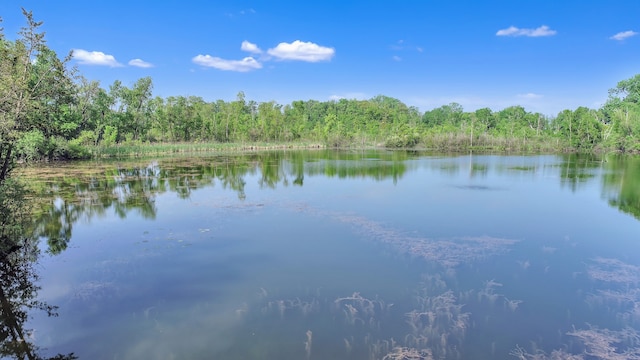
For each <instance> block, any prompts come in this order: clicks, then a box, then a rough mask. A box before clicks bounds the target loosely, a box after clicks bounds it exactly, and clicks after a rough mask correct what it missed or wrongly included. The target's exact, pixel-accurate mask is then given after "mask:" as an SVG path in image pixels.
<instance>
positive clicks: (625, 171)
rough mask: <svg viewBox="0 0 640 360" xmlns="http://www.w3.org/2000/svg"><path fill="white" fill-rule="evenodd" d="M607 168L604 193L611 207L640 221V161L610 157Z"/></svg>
mask: <svg viewBox="0 0 640 360" xmlns="http://www.w3.org/2000/svg"><path fill="white" fill-rule="evenodd" d="M605 168H606V170H607V172H606V173H605V175H604V177H603V187H604V190H603V193H604V196H605V197H606V198H607V199H608V201H609V205H611V206H613V207H616V208H618V209H620V211H622V212H624V213H627V214H629V215H632V216H634V217H635V218H636V219H638V220H640V180H639V179H640V159H638V158H636V157H626V156H614V157H610V158H608V159H607V162H606V164H605Z"/></svg>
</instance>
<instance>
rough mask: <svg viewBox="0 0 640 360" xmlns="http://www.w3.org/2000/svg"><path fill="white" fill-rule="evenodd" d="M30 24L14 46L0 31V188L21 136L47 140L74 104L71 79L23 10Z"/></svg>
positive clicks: (36, 23)
mask: <svg viewBox="0 0 640 360" xmlns="http://www.w3.org/2000/svg"><path fill="white" fill-rule="evenodd" d="M22 13H23V15H24V17H25V19H26V22H27V25H26V26H25V27H23V28H22V29H21V30H20V32H19V33H18V35H19V37H18V39H16V40H15V41H9V40H7V39H6V38H5V37H4V33H3V32H2V31H1V29H0V183H2V182H4V181H5V180H6V179H7V177H8V176H9V173H10V171H11V169H12V166H13V162H14V160H15V156H16V153H15V151H16V143H17V142H18V140H19V139H20V138H21V136H22V134H23V133H25V132H27V131H30V130H34V129H38V130H40V131H41V132H42V133H43V134H45V135H47V136H51V135H55V134H57V132H58V130H59V129H56V127H55V126H53V125H52V123H51V120H52V119H54V118H55V117H56V115H60V114H59V112H60V111H64V105H67V104H71V103H72V97H71V96H70V93H71V89H72V88H73V87H72V80H71V79H72V74H71V71H70V70H68V69H67V67H66V64H67V62H68V61H69V60H70V55H69V56H67V57H66V58H65V59H64V60H59V59H58V58H57V56H56V55H55V53H54V52H53V51H52V50H51V49H49V48H48V47H47V46H46V43H45V40H44V33H41V32H39V27H40V26H41V25H42V22H38V21H35V20H34V18H33V14H32V13H31V12H29V11H26V10H24V9H22Z"/></svg>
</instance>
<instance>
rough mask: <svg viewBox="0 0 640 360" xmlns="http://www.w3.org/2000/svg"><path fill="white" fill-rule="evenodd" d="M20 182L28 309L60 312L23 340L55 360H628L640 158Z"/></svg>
mask: <svg viewBox="0 0 640 360" xmlns="http://www.w3.org/2000/svg"><path fill="white" fill-rule="evenodd" d="M25 173H26V174H25V175H24V176H25V177H29V178H30V179H31V180H30V182H31V183H32V184H35V185H37V187H38V188H39V189H40V191H42V192H43V193H44V194H47V196H49V197H48V198H47V199H50V200H47V201H45V204H44V205H43V210H44V213H43V216H42V219H41V220H40V225H39V228H38V231H39V232H40V234H42V235H43V237H42V239H43V240H42V248H43V249H48V251H47V253H46V254H43V255H42V256H41V258H40V262H39V265H38V269H39V270H40V274H41V275H40V276H41V279H40V282H39V285H40V286H41V290H40V292H39V299H41V300H44V301H46V302H47V303H50V304H52V305H56V306H58V307H59V309H58V314H59V316H58V317H47V316H46V315H45V314H42V313H39V312H34V313H33V314H32V316H33V317H32V319H31V320H30V322H29V323H28V324H27V325H28V327H29V328H30V329H33V330H34V331H33V335H32V337H33V340H34V343H35V344H36V345H37V346H38V347H40V348H41V349H43V351H44V353H45V354H50V355H48V356H53V355H55V354H57V353H69V352H74V353H75V354H76V355H77V356H79V358H80V359H432V358H433V359H509V358H513V359H518V358H520V359H534V358H535V359H545V358H554V359H563V358H572V359H576V358H580V359H582V358H584V359H592V358H604V359H637V358H640V223H639V222H638V219H640V159H637V158H622V157H614V156H610V157H606V158H604V157H576V156H491V155H466V156H434V155H428V154H419V153H406V152H327V151H318V152H274V153H264V154H241V155H229V156H209V157H206V156H201V157H197V158H190V157H177V158H168V159H157V160H148V161H140V160H139V161H135V162H119V163H88V164H70V165H57V166H55V167H52V168H44V169H42V168H41V169H37V170H36V169H33V170H28V171H26V172H25ZM411 356H413V357H411ZM554 356H555V357H554ZM571 356H573V357H571Z"/></svg>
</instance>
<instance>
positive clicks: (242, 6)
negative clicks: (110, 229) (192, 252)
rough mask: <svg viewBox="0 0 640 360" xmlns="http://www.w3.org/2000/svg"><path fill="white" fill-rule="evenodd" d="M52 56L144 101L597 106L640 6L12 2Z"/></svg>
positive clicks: (622, 63) (9, 26)
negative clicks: (146, 85)
mask: <svg viewBox="0 0 640 360" xmlns="http://www.w3.org/2000/svg"><path fill="white" fill-rule="evenodd" d="M21 6H22V7H24V8H26V9H27V10H32V11H33V13H34V16H35V18H36V19H37V20H42V21H44V25H43V28H42V29H43V30H44V31H46V34H47V35H46V38H47V41H48V45H49V47H51V48H52V49H53V50H55V51H56V52H57V53H58V54H59V55H60V56H61V57H62V56H64V55H66V54H67V53H68V52H69V51H74V59H73V60H72V61H71V63H72V64H73V65H77V67H78V70H79V71H80V73H81V74H82V75H84V76H85V77H86V78H88V79H90V80H98V81H100V84H101V85H102V86H103V87H105V88H107V87H108V86H109V85H110V84H112V83H113V81H114V80H120V81H122V82H123V83H124V84H125V85H127V86H130V85H132V84H133V83H134V82H135V81H136V80H137V79H139V78H141V77H145V76H150V77H152V79H153V83H154V95H158V96H162V97H168V96H173V95H184V96H189V95H195V96H200V97H202V98H204V99H205V100H206V101H215V100H217V99H223V100H225V101H229V100H233V99H235V97H236V94H237V93H238V92H239V91H244V93H245V95H246V98H247V99H248V100H256V101H259V102H262V101H271V100H274V101H276V102H278V103H281V104H288V103H291V101H293V100H309V99H315V100H319V101H326V100H330V99H337V98H341V97H345V98H350V99H351V98H355V99H368V98H371V97H374V96H376V95H379V94H382V95H387V96H391V97H395V98H398V99H400V100H401V101H403V102H405V103H406V104H408V105H411V106H416V107H418V108H419V109H420V110H421V111H426V110H430V109H433V108H435V107H439V106H442V105H445V104H448V103H451V102H457V103H459V104H461V105H462V106H463V107H464V109H465V110H467V111H472V110H475V109H478V108H482V107H489V108H491V109H493V110H500V109H503V108H505V107H507V106H511V105H522V106H524V107H525V108H526V109H527V110H528V111H536V112H541V113H544V114H546V115H552V116H553V115H556V114H557V113H558V112H559V111H561V110H563V109H575V108H576V107H578V106H588V107H592V108H597V107H599V106H600V105H601V104H602V103H603V102H604V101H605V100H606V98H607V91H608V89H610V88H612V87H614V86H615V85H616V83H617V82H618V81H620V80H624V79H627V78H630V77H632V76H634V75H636V74H638V73H640V47H639V46H640V35H638V34H637V32H640V22H639V18H638V14H640V1H638V0H624V1H622V0H603V1H591V0H582V1H577V0H576V1H574V0H569V1H561V0H538V1H528V0H512V1H455V0H447V1H444V0H441V1H426V0H425V1H417V0H416V1H346V0H345V1H330V0H327V1H316V2H314V1H299V0H298V1H224V2H223V1H181V2H178V1H146V0H130V1H116V0H112V1H100V2H92V1H75V0H67V1H30V0H24V1H11V0H8V1H7V0H3V1H2V2H0V16H1V17H2V18H3V24H2V26H3V27H4V33H5V36H6V37H8V38H9V39H14V38H15V37H16V33H17V31H18V30H19V28H20V27H21V26H23V25H24V18H23V16H22V13H21V11H20V7H21Z"/></svg>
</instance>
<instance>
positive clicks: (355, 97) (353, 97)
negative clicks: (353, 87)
mask: <svg viewBox="0 0 640 360" xmlns="http://www.w3.org/2000/svg"><path fill="white" fill-rule="evenodd" d="M368 98H370V96H368V95H367V94H365V93H361V92H350V93H346V94H343V95H340V94H333V95H331V96H329V100H334V101H338V100H340V99H349V100H365V99H368Z"/></svg>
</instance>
